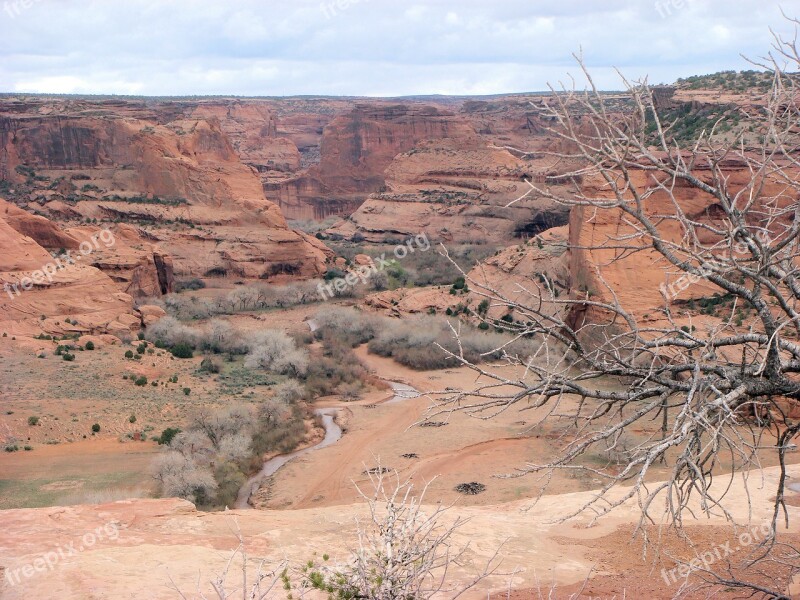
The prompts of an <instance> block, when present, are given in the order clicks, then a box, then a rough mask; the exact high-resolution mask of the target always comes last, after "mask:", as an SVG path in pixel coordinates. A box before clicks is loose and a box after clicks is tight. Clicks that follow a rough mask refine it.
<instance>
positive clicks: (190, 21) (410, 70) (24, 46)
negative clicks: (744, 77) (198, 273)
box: [0, 0, 800, 96]
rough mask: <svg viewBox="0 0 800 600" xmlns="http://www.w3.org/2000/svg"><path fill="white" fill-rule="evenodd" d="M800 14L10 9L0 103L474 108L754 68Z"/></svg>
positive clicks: (766, 8)
mask: <svg viewBox="0 0 800 600" xmlns="http://www.w3.org/2000/svg"><path fill="white" fill-rule="evenodd" d="M781 9H783V11H784V12H785V13H787V14H789V15H792V16H800V0H785V1H783V2H780V3H779V2H774V1H772V0H724V1H718V0H638V1H635V0H557V1H552V0H549V1H540V0H425V1H416V0H286V1H277V0H261V1H256V0H241V1H237V0H213V1H212V0H174V1H171V0H103V1H100V0H74V1H73V0H0V92H27V93H56V94H67V93H75V94H124V95H152V96H167V95H240V96H286V95H300V94H303V95H350V96H403V95H423V94H448V95H478V94H499V93H513V92H533V91H542V90H546V89H547V86H548V84H552V85H554V86H556V87H558V86H559V83H565V82H566V83H568V82H569V81H570V79H569V78H570V76H574V75H576V74H577V72H578V71H577V69H576V66H575V60H574V58H573V56H572V55H573V53H576V52H582V54H583V56H584V59H585V61H586V63H587V65H588V66H589V67H590V69H591V71H592V75H593V77H594V79H595V81H596V82H597V84H598V85H599V87H601V88H603V89H608V90H614V89H620V88H621V87H622V85H621V83H620V80H619V76H618V75H617V73H616V72H615V70H614V68H618V69H619V70H620V71H621V72H622V73H624V75H625V76H626V77H628V78H631V79H637V78H641V77H644V76H648V78H649V81H650V82H651V83H670V82H673V81H675V80H676V79H677V78H678V77H686V76H689V75H695V74H705V73H712V72H716V71H720V70H727V69H745V68H749V67H750V65H749V64H748V62H747V61H746V60H745V59H744V58H743V57H742V55H744V56H747V57H749V58H759V57H763V56H765V55H766V54H767V53H768V52H769V50H770V45H771V33H770V27H772V28H774V29H776V30H778V31H780V32H784V33H790V32H791V31H792V27H790V26H789V24H788V23H787V21H785V20H784V18H783V17H782V15H781Z"/></svg>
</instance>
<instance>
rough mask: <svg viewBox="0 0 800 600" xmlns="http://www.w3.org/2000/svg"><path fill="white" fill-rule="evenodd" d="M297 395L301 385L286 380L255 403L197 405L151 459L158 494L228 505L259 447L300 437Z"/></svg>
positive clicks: (283, 445)
mask: <svg viewBox="0 0 800 600" xmlns="http://www.w3.org/2000/svg"><path fill="white" fill-rule="evenodd" d="M302 398H303V392H302V389H298V388H297V387H296V386H295V384H293V383H288V384H282V385H281V386H278V388H277V389H276V393H275V395H274V397H273V398H270V399H268V400H266V401H264V402H263V403H261V404H260V405H259V406H258V407H256V408H255V409H254V408H252V407H248V406H232V407H227V408H222V409H217V410H214V409H210V408H208V407H200V408H199V409H198V410H197V412H196V413H195V415H194V417H193V418H192V420H191V421H190V423H189V425H188V427H187V428H186V430H184V431H176V430H171V435H170V436H169V440H168V441H167V442H166V443H167V446H168V450H167V451H166V452H164V453H162V454H160V455H159V456H158V458H157V459H156V461H155V464H154V476H155V478H156V480H157V481H158V485H159V492H160V494H161V495H162V496H169V497H179V498H185V499H187V500H190V501H191V502H194V503H195V504H197V505H198V506H201V507H221V506H232V505H233V503H234V501H235V500H236V496H237V494H238V492H239V489H240V488H241V487H242V485H244V483H245V481H246V480H247V473H249V472H250V471H252V470H254V468H255V467H257V466H258V464H259V462H260V457H261V456H262V455H263V454H264V453H266V452H270V451H277V452H283V451H285V450H289V449H291V448H293V447H295V446H296V445H297V443H298V442H299V441H300V440H302V439H303V436H304V435H305V425H304V418H305V416H306V414H305V412H304V410H303V408H302V407H301V405H300V404H299V401H300V400H301V399H302Z"/></svg>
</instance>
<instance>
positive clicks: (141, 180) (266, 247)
mask: <svg viewBox="0 0 800 600" xmlns="http://www.w3.org/2000/svg"><path fill="white" fill-rule="evenodd" d="M189 108H192V110H189ZM195 109H196V107H188V108H187V107H186V106H183V105H181V104H180V103H175V104H169V103H167V104H162V105H158V106H156V107H155V108H154V109H151V106H150V104H148V103H147V102H140V103H137V102H120V103H103V102H94V103H92V102H83V101H77V100H76V101H58V100H53V101H49V102H48V101H33V102H24V101H23V100H19V99H16V100H11V101H7V102H5V103H3V104H0V121H2V123H0V179H2V181H1V182H0V186H1V187H2V191H3V192H4V193H5V194H6V196H7V197H10V199H12V200H13V201H14V202H15V203H16V204H18V205H21V206H25V207H27V208H28V209H30V210H33V211H36V212H39V213H41V214H43V215H46V216H50V217H52V218H54V219H58V220H61V221H64V222H65V223H68V224H69V225H73V226H74V225H77V224H78V223H85V222H86V221H87V220H91V222H92V223H94V222H98V223H110V222H111V223H120V222H122V223H128V224H135V225H138V226H140V227H141V228H142V230H143V231H145V232H146V234H147V236H148V238H149V241H150V242H153V243H162V244H163V245H168V246H169V247H170V253H171V254H172V256H173V261H174V270H175V273H176V275H179V276H204V275H208V276H213V275H223V274H229V275H233V276H239V277H255V278H258V277H260V278H270V277H274V276H280V275H284V274H290V275H298V276H313V275H317V274H319V273H321V272H322V271H324V269H325V262H326V260H327V258H328V256H329V252H327V251H326V249H325V248H324V247H323V246H322V245H321V244H319V243H316V242H315V241H312V240H309V239H308V238H306V237H305V236H304V235H302V234H300V233H296V232H293V231H291V230H290V229H289V228H288V227H287V225H286V221H285V219H284V218H283V215H282V214H281V213H280V210H279V209H278V207H277V206H275V205H274V204H273V203H271V202H270V201H268V200H267V199H266V197H265V195H264V192H263V188H262V185H261V181H260V180H259V177H258V175H257V173H256V171H255V170H254V169H253V168H251V167H249V166H247V165H245V164H243V163H242V161H241V159H240V157H239V155H238V154H237V153H236V151H235V149H234V146H233V144H232V142H231V139H230V138H229V137H228V136H227V135H226V133H225V132H224V130H223V128H222V125H221V123H222V121H221V120H220V119H219V118H218V117H216V116H215V115H214V114H213V111H211V114H210V115H206V116H204V115H199V116H197V117H193V116H192V112H193V111H194V110H195ZM201 112H202V111H201ZM207 112H208V111H207ZM187 113H188V114H187ZM234 116H235V112H234ZM225 122H226V123H227V126H228V127H229V128H231V127H233V125H231V123H232V122H233V118H229V119H227V120H226V121H225ZM259 133H260V132H255V133H254V134H252V135H255V136H256V138H255V140H251V141H250V142H249V143H250V144H251V145H253V144H255V145H257V140H258V134H259ZM266 133H267V134H268V133H269V127H268V125H267V131H266ZM238 143H239V144H242V145H246V144H247V143H248V141H247V140H246V139H245V140H241V139H240V140H238ZM260 158H261V159H263V160H264V161H265V162H268V161H269V154H268V153H267V154H265V155H262V156H261V157H260Z"/></svg>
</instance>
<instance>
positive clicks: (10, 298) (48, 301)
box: [0, 205, 141, 335]
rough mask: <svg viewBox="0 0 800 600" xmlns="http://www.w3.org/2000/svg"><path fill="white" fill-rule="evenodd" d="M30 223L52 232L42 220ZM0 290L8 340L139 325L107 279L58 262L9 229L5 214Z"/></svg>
mask: <svg viewBox="0 0 800 600" xmlns="http://www.w3.org/2000/svg"><path fill="white" fill-rule="evenodd" d="M6 206H7V205H6ZM9 212H12V208H10V207H9ZM17 217H19V215H17ZM20 220H21V219H19V218H15V219H14V221H15V222H17V223H19V222H20ZM44 221H46V220H44ZM33 223H35V224H36V225H37V226H40V227H41V228H42V231H45V232H49V231H52V230H51V229H50V228H49V226H47V225H46V224H45V223H43V221H42V220H38V219H37V220H35V221H33ZM29 224H30V222H29ZM56 239H60V240H61V239H65V240H66V239H68V238H61V237H60V236H57V238H56ZM69 239H75V238H71V237H70V238H69ZM76 241H77V240H76ZM78 245H79V242H78ZM0 286H2V288H3V289H2V293H0V329H2V330H3V332H6V333H8V334H9V335H37V334H39V333H48V334H53V335H60V334H64V333H67V332H70V333H75V332H78V333H105V332H113V333H123V332H127V333H130V332H132V331H135V330H137V329H138V328H139V323H140V321H141V318H140V317H139V316H138V315H137V314H136V312H135V311H134V309H133V298H132V297H131V296H130V295H129V294H127V293H125V292H123V291H122V290H121V289H120V287H119V286H118V285H117V284H116V283H115V282H114V281H113V280H112V279H111V278H110V277H109V276H108V275H106V274H105V273H104V272H103V271H101V270H100V269H97V268H96V267H93V266H91V264H89V263H88V262H87V263H86V264H83V263H81V262H80V261H76V262H75V264H71V265H70V264H67V263H64V262H62V263H59V262H58V261H57V260H56V259H55V258H54V257H53V256H52V255H51V254H50V253H49V252H48V251H47V250H46V249H45V248H43V247H42V246H41V245H39V244H37V243H36V241H35V240H34V239H32V238H31V237H28V236H26V235H23V234H22V233H20V232H19V231H17V229H16V228H15V227H12V226H11V225H10V224H9V222H8V221H7V220H6V218H5V212H2V213H0ZM67 319H69V320H70V323H67V322H66V321H67Z"/></svg>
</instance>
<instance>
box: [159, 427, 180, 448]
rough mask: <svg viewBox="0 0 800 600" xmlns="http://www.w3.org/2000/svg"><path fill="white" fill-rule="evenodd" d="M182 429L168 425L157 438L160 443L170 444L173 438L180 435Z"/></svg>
mask: <svg viewBox="0 0 800 600" xmlns="http://www.w3.org/2000/svg"><path fill="white" fill-rule="evenodd" d="M180 432H181V430H180V429H179V428H177V427H167V428H166V429H165V430H164V431H162V432H161V435H160V436H159V437H158V438H157V441H158V443H159V445H161V446H163V445H168V444H170V443H171V442H172V439H173V438H174V437H175V436H176V435H178V434H179V433H180Z"/></svg>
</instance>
